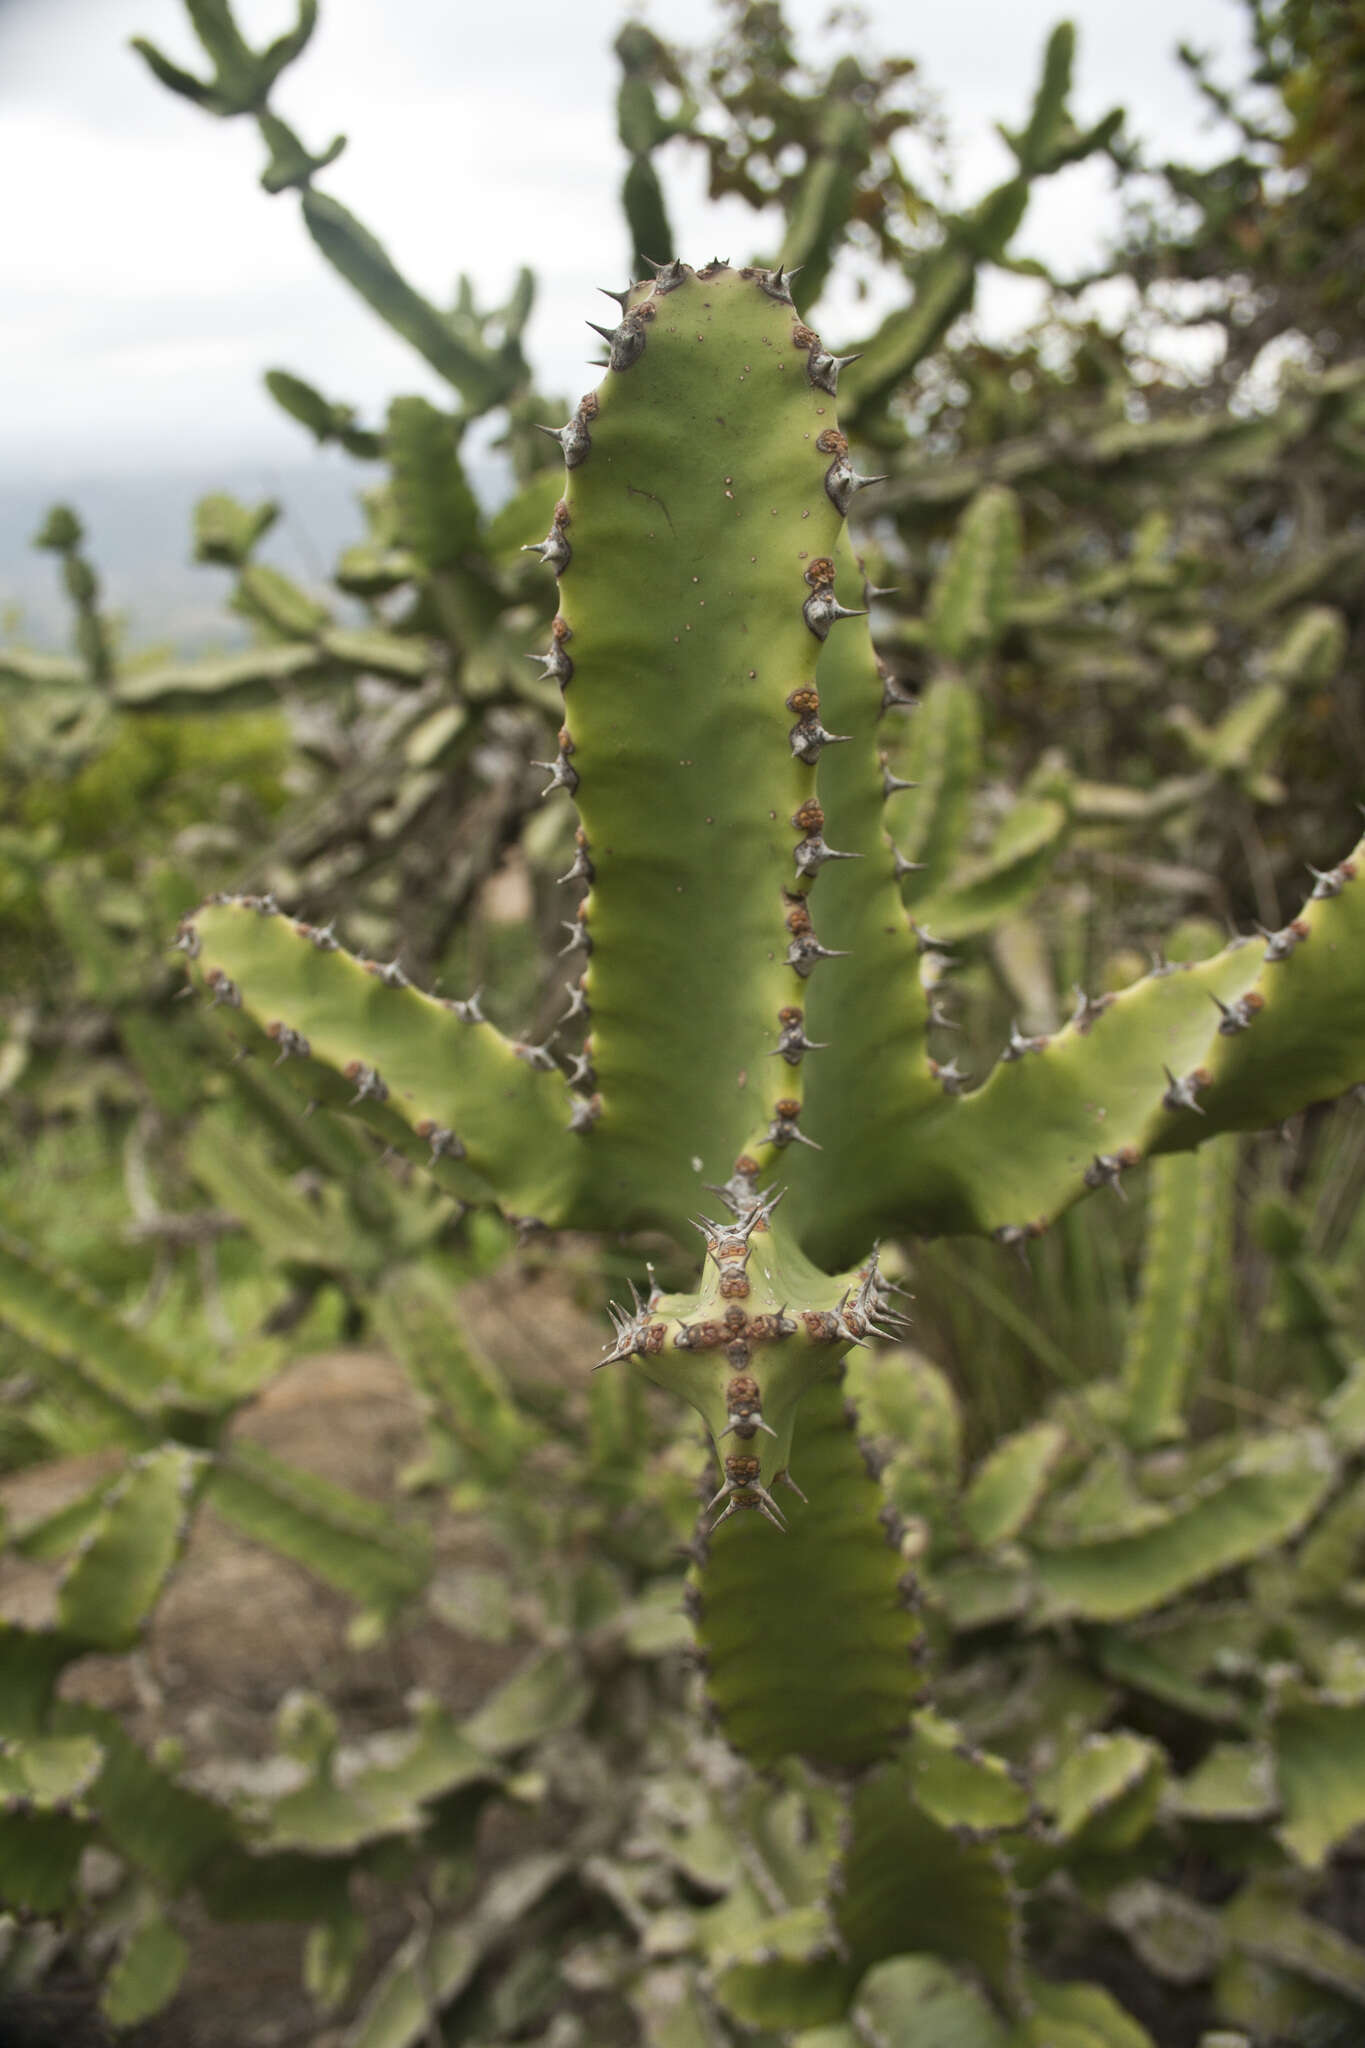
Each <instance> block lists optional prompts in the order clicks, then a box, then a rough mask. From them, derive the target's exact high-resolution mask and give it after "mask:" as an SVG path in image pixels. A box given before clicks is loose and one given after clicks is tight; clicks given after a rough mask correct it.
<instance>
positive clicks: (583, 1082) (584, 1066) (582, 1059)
mask: <svg viewBox="0 0 1365 2048" xmlns="http://www.w3.org/2000/svg"><path fill="white" fill-rule="evenodd" d="M595 1078H596V1076H595V1075H594V1073H593V1070H592V1060H591V1057H590V1056H589V1055H588V1054H587V1053H586V1052H576V1053H575V1054H574V1056H573V1058H572V1059H571V1060H570V1061H569V1081H570V1083H571V1085H572V1086H573V1087H575V1088H590V1087H591V1086H592V1083H593V1081H594V1080H595Z"/></svg>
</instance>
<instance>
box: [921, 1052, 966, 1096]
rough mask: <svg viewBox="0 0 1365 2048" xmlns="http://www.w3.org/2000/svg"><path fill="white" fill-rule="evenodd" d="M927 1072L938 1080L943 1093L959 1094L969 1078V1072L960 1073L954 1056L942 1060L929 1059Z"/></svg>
mask: <svg viewBox="0 0 1365 2048" xmlns="http://www.w3.org/2000/svg"><path fill="white" fill-rule="evenodd" d="M929 1072H930V1073H931V1074H932V1075H933V1077H934V1079H935V1080H936V1081H937V1082H939V1084H940V1085H941V1087H942V1089H943V1092H944V1094H945V1095H960V1094H961V1093H962V1091H963V1089H964V1088H965V1087H966V1085H967V1083H968V1081H969V1080H970V1079H971V1076H970V1074H964V1073H961V1072H960V1071H959V1069H958V1064H957V1060H956V1058H954V1059H951V1060H948V1061H946V1062H944V1063H943V1064H942V1065H940V1063H939V1062H938V1061H937V1060H930V1062H929Z"/></svg>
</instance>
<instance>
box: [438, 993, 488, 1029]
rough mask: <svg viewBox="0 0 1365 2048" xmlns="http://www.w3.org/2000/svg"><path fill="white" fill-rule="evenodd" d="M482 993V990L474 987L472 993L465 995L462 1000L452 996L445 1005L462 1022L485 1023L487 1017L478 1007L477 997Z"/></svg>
mask: <svg viewBox="0 0 1365 2048" xmlns="http://www.w3.org/2000/svg"><path fill="white" fill-rule="evenodd" d="M482 994H483V990H482V989H481V988H476V989H475V991H474V993H473V995H472V996H469V997H467V998H466V1000H465V1001H464V1002H460V1001H459V1000H458V999H455V998H452V999H451V1001H450V1002H449V1003H448V1004H447V1005H446V1007H447V1008H448V1009H450V1010H452V1011H453V1012H454V1014H455V1015H456V1016H457V1017H458V1018H459V1020H460V1022H461V1023H462V1024H486V1023H487V1022H488V1019H487V1018H486V1017H485V1016H484V1014H483V1011H482V1010H481V1009H480V1008H479V997H480V996H481V995H482Z"/></svg>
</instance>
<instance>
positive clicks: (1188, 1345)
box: [1123, 1145, 1233, 1449]
mask: <svg viewBox="0 0 1365 2048" xmlns="http://www.w3.org/2000/svg"><path fill="white" fill-rule="evenodd" d="M1232 1166H1233V1161H1232V1158H1231V1157H1230V1155H1229V1148H1228V1147H1227V1146H1226V1145H1209V1146H1207V1147H1205V1148H1204V1149H1203V1150H1202V1151H1199V1152H1194V1153H1190V1154H1187V1155H1180V1154H1173V1155H1170V1156H1168V1157H1165V1158H1162V1159H1158V1160H1155V1161H1154V1162H1153V1165H1152V1172H1151V1176H1150V1180H1149V1190H1150V1192H1149V1195H1148V1216H1147V1256H1146V1259H1145V1260H1144V1263H1143V1269H1142V1291H1141V1295H1140V1297H1139V1300H1138V1304H1137V1307H1136V1309H1135V1310H1134V1313H1133V1316H1132V1318H1131V1320H1130V1322H1129V1326H1128V1340H1127V1343H1126V1345H1125V1348H1124V1356H1123V1392H1124V1416H1123V1431H1124V1434H1125V1436H1126V1437H1127V1439H1128V1441H1129V1442H1130V1443H1131V1444H1133V1445H1135V1446H1136V1447H1137V1448H1139V1449H1145V1448H1147V1447H1148V1446H1149V1445H1152V1444H1158V1443H1162V1442H1164V1441H1166V1440H1168V1439H1169V1438H1172V1437H1179V1436H1182V1435H1183V1434H1184V1421H1183V1408H1184V1397H1185V1391H1186V1388H1187V1387H1188V1385H1189V1382H1190V1377H1191V1374H1192V1372H1193V1371H1194V1368H1195V1366H1196V1364H1197V1362H1198V1357H1199V1349H1200V1338H1201V1336H1202V1334H1203V1322H1204V1318H1203V1316H1202V1315H1201V1312H1200V1311H1201V1307H1202V1305H1203V1303H1204V1302H1205V1300H1206V1297H1207V1295H1208V1292H1209V1287H1210V1280H1211V1272H1210V1269H1211V1267H1212V1266H1213V1263H1214V1259H1215V1255H1216V1253H1217V1252H1218V1251H1219V1250H1220V1249H1222V1248H1223V1247H1222V1244H1221V1240H1222V1239H1223V1238H1224V1237H1225V1236H1226V1234H1227V1231H1228V1229H1229V1227H1230V1224H1231V1212H1230V1206H1229V1198H1230V1196H1231V1175H1232Z"/></svg>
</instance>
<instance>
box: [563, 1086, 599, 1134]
mask: <svg viewBox="0 0 1365 2048" xmlns="http://www.w3.org/2000/svg"><path fill="white" fill-rule="evenodd" d="M601 1114H602V1098H601V1096H600V1095H578V1096H575V1098H574V1106H573V1112H572V1114H571V1115H570V1117H569V1129H570V1130H571V1131H590V1130H591V1129H592V1127H593V1125H594V1124H595V1123H596V1122H597V1119H598V1117H599V1116H601Z"/></svg>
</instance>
